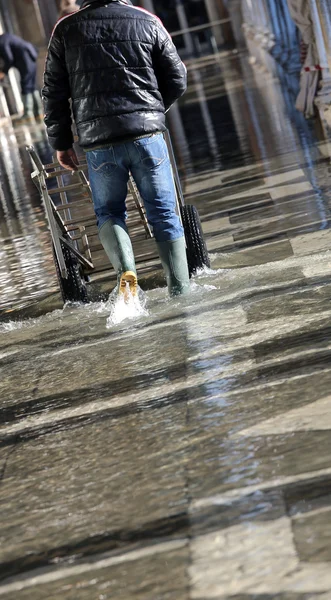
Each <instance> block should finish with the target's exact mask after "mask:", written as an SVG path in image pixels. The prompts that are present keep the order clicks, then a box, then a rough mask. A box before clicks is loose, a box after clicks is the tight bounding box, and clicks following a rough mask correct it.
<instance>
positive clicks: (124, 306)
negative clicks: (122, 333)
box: [106, 284, 149, 329]
mask: <svg viewBox="0 0 331 600" xmlns="http://www.w3.org/2000/svg"><path fill="white" fill-rule="evenodd" d="M146 304H147V297H146V295H145V294H144V292H143V291H142V289H141V288H138V294H137V295H136V296H133V295H132V294H131V292H130V288H129V285H128V284H127V289H126V293H125V294H119V293H118V286H116V287H115V289H114V290H113V291H112V293H111V294H110V296H109V300H108V302H107V303H106V307H107V309H110V314H109V317H108V319H107V325H106V327H107V329H109V328H111V327H113V326H114V325H118V324H119V323H122V321H124V320H126V319H137V318H139V317H147V316H148V315H149V312H148V310H147V309H146Z"/></svg>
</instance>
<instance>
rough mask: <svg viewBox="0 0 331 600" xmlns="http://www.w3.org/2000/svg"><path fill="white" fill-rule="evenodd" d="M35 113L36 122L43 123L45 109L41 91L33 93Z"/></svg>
mask: <svg viewBox="0 0 331 600" xmlns="http://www.w3.org/2000/svg"><path fill="white" fill-rule="evenodd" d="M33 112H34V116H35V118H36V121H38V122H39V123H41V121H42V120H43V118H44V109H43V103H42V100H41V96H40V93H39V90H35V91H34V92H33Z"/></svg>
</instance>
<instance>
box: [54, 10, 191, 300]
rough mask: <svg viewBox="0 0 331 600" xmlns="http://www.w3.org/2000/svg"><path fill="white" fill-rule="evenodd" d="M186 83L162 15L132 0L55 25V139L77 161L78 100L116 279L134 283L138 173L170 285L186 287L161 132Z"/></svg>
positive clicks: (71, 162) (63, 160)
mask: <svg viewBox="0 0 331 600" xmlns="http://www.w3.org/2000/svg"><path fill="white" fill-rule="evenodd" d="M185 90H186V68H185V66H184V64H183V63H182V61H181V59H180V57H179V56H178V53H177V50H176V48H175V46H174V44H173V42H172V40H171V38H170V35H169V33H168V32H167V31H166V29H165V28H164V27H163V25H162V23H161V21H160V20H159V19H158V18H157V17H155V16H154V15H152V14H150V13H149V12H147V11H145V10H144V9H141V8H138V7H135V6H132V4H131V2H129V0H84V1H83V3H82V6H81V9H80V10H79V11H78V12H76V13H74V14H73V15H71V16H68V17H65V18H63V19H62V20H61V21H59V22H58V24H57V25H56V27H55V29H54V31H53V35H52V38H51V41H50V44H49V48H48V56H47V59H46V67H45V76H44V87H43V91H42V95H43V100H44V109H45V123H46V127H47V131H48V138H49V141H50V144H51V145H52V146H53V148H54V149H55V150H57V156H58V160H59V162H60V164H61V165H62V166H63V167H64V168H67V169H70V170H73V169H76V168H77V158H76V155H75V152H74V150H73V148H72V145H73V136H72V131H71V125H72V123H71V110H70V102H69V101H70V100H71V104H72V111H73V115H74V120H75V124H76V128H77V133H78V137H79V143H80V145H81V146H82V147H83V149H84V150H85V151H86V153H87V162H88V169H89V177H90V183H91V188H92V193H93V201H94V208H95V212H96V216H97V221H98V227H99V236H100V239H101V242H102V244H103V246H104V248H105V250H106V253H107V255H108V257H109V259H110V261H111V263H112V264H113V266H114V268H115V269H116V271H117V273H118V283H119V289H120V290H121V289H124V288H125V287H126V283H129V285H130V288H131V289H132V291H133V293H135V292H136V289H137V277H136V267H135V261H134V256H133V250H132V245H131V241H130V238H129V235H128V230H127V227H126V223H125V220H126V207H125V200H126V195H127V183H128V179H129V175H130V173H131V174H132V176H133V178H134V179H135V182H136V184H137V187H138V189H139V192H140V195H141V196H142V199H143V201H144V204H145V208H146V213H147V218H148V220H149V223H150V225H151V228H152V229H153V232H154V236H155V240H156V243H157V247H158V251H159V254H160V258H161V262H162V265H163V267H164V270H165V274H166V278H167V282H168V288H169V291H170V293H171V294H172V295H175V294H182V293H186V292H187V291H188V289H189V275H188V267H187V259H186V247H185V239H184V232H183V228H182V224H181V222H180V219H179V217H178V215H177V213H176V196H175V188H174V183H173V176H172V171H171V166H170V160H169V155H168V151H167V146H166V144H165V141H164V138H163V135H162V132H163V131H164V130H165V113H166V111H167V110H168V109H169V108H170V107H171V105H172V104H173V103H174V102H175V101H176V100H177V99H178V98H179V97H180V96H181V95H182V94H183V93H184V92H185Z"/></svg>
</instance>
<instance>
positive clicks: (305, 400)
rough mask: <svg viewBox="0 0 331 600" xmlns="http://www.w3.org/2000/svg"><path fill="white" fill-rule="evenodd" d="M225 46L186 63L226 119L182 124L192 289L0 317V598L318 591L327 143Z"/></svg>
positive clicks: (328, 346)
mask: <svg viewBox="0 0 331 600" xmlns="http://www.w3.org/2000/svg"><path fill="white" fill-rule="evenodd" d="M222 60H223V62H221V66H222V72H221V74H223V75H224V74H227V76H226V77H225V75H224V78H225V80H226V84H225V83H224V81H223V83H222V79H221V76H220V73H219V69H220V64H217V63H216V64H215V63H212V62H210V63H207V64H206V63H203V64H202V65H200V75H201V77H202V81H203V83H204V89H205V93H206V98H207V101H208V102H209V106H212V103H213V102H214V99H216V100H217V101H218V103H219V106H223V108H224V110H223V111H221V112H222V114H220V111H217V110H214V111H212V109H211V115H212V118H213V127H214V133H215V131H216V132H218V131H220V128H221V126H222V123H223V129H224V136H225V138H226V136H227V135H228V128H229V127H230V125H229V123H228V122H227V119H228V118H229V115H230V112H231V114H232V116H233V115H234V116H235V118H234V122H235V123H236V128H235V131H236V136H237V137H236V139H235V140H234V141H233V138H234V134H233V129H232V132H231V136H232V137H231V136H230V133H229V139H231V140H232V142H231V143H232V146H231V144H230V142H229V141H226V140H225V142H224V146H222V149H223V151H222V152H221V153H220V154H219V155H217V154H214V145H213V136H212V135H211V134H210V132H209V136H207V137H208V140H209V142H208V145H206V146H205V147H204V150H203V151H202V150H201V148H200V146H199V144H198V143H197V144H196V145H195V144H194V139H195V138H194V135H193V134H192V133H191V134H190V135H191V137H190V138H189V139H190V140H192V143H190V151H191V153H192V157H193V158H192V160H193V164H194V165H198V166H197V167H196V169H195V170H193V171H191V172H190V173H187V181H186V199H187V201H190V200H192V202H193V203H194V204H196V205H197V206H198V208H199V211H200V214H201V216H202V220H203V227H204V231H205V234H206V238H207V243H208V246H209V248H210V251H211V258H212V270H211V271H208V272H204V273H202V274H200V275H199V276H198V277H197V278H196V279H195V280H194V282H193V283H192V294H191V295H190V296H188V297H187V298H183V299H180V300H173V301H169V300H167V299H166V294H165V290H164V289H155V290H151V291H149V292H148V293H147V307H146V308H147V311H148V314H146V315H145V316H140V317H137V318H136V319H134V320H132V321H128V320H127V321H123V322H122V323H120V324H118V325H113V326H112V327H110V328H107V327H106V321H107V317H108V315H109V312H110V310H111V308H110V306H109V305H107V304H105V303H94V304H91V305H88V306H85V307H75V306H71V307H70V306H68V307H66V308H65V309H64V310H58V311H56V312H53V313H51V314H49V315H47V316H44V317H42V318H40V319H36V320H31V321H27V322H16V323H14V322H13V323H3V324H2V325H0V331H1V350H0V369H1V380H0V396H1V407H0V422H1V428H0V460H1V463H0V464H1V467H0V479H1V483H0V502H1V516H2V526H1V530H0V548H1V550H0V598H1V597H2V598H4V599H5V600H14V599H15V600H26V599H29V600H30V599H31V598H33V599H34V600H44V599H46V598H47V599H48V600H60V599H61V600H77V599H78V600H85V599H86V600H110V599H112V600H114V599H116V600H117V599H123V600H124V599H125V600H131V599H133V598H134V599H139V600H140V599H141V600H181V599H183V600H184V599H185V600H189V599H195V600H207V599H209V598H214V599H216V598H217V600H229V599H235V600H253V599H254V600H256V599H257V600H269V599H271V598H277V599H281V600H316V599H319V600H322V599H323V600H329V599H330V598H331V550H330V548H331V546H330V535H331V531H330V522H331V520H330V517H331V504H330V498H331V458H330V441H331V417H330V415H331V396H330V384H331V369H330V357H331V342H330V331H331V329H330V316H331V309H330V298H331V285H330V249H329V248H330V242H331V239H330V234H329V232H330V225H329V224H330V208H329V206H330V192H329V184H328V169H329V157H328V154H327V152H328V149H327V147H326V146H325V145H324V144H322V143H320V144H319V143H317V141H316V139H315V138H314V134H313V132H312V131H311V130H310V129H309V128H308V126H307V125H306V124H305V123H304V122H302V121H300V119H299V118H298V120H297V121H295V120H294V116H293V114H292V113H290V112H289V108H288V104H287V103H286V101H285V100H286V94H285V92H283V91H282V89H281V88H280V86H279V84H278V83H277V82H275V81H272V80H270V81H268V84H269V85H268V86H266V85H265V81H262V80H261V77H260V76H259V74H257V73H256V72H254V71H250V70H249V67H248V66H247V65H246V63H245V62H244V59H243V58H242V59H240V60H239V59H237V58H235V57H233V58H231V59H229V58H228V57H224V59H222ZM229 61H230V63H229ZM231 61H232V62H231ZM240 65H241V67H240ZM245 65H246V66H245ZM230 66H231V69H230ZM240 68H242V71H240ZM240 73H241V76H240V77H239V74H240ZM193 84H194V80H193ZM193 84H192V85H193ZM190 89H191V92H189V94H188V96H187V98H186V99H184V101H183V102H184V104H183V105H182V106H181V110H182V115H183V120H184V121H185V127H186V130H187V131H188V132H189V131H191V132H192V127H193V123H194V119H195V118H196V112H195V111H196V109H197V106H196V105H195V104H194V94H193V91H192V88H190ZM190 94H191V95H190ZM283 94H285V95H283ZM284 98H285V100H284ZM252 99H254V103H252ZM271 99H273V103H272V105H271V103H270V100H271ZM226 107H227V108H226ZM229 107H231V111H230V108H229ZM236 109H237V112H236ZM244 111H245V112H244ZM243 114H245V115H246V119H240V115H243ZM232 123H233V122H232ZM205 125H206V124H205ZM232 127H233V124H232ZM190 128H191V129H190ZM219 136H220V134H219V133H217V135H216V139H220V137H219Z"/></svg>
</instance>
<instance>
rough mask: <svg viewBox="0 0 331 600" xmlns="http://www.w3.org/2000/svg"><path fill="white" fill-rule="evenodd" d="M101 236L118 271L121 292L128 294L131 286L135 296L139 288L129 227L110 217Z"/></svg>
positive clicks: (102, 229)
mask: <svg viewBox="0 0 331 600" xmlns="http://www.w3.org/2000/svg"><path fill="white" fill-rule="evenodd" d="M99 238H100V241H101V243H102V245H103V247H104V249H105V252H106V254H107V256H108V258H109V260H110V262H111V264H112V265H113V267H114V269H115V271H116V273H117V281H118V286H119V292H120V293H122V294H124V295H127V290H128V288H129V290H130V292H131V294H132V295H133V296H135V295H136V294H137V290H138V280H137V271H136V265H135V260H134V254H133V248H132V244H131V240H130V236H129V234H128V230H127V228H126V227H125V228H124V227H121V226H120V225H118V224H116V223H113V221H112V220H111V219H109V221H106V223H104V224H103V225H102V227H101V228H100V231H99ZM127 284H128V285H127Z"/></svg>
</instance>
